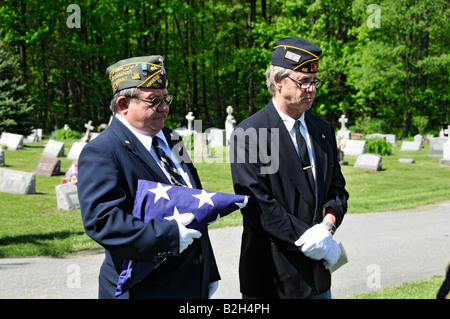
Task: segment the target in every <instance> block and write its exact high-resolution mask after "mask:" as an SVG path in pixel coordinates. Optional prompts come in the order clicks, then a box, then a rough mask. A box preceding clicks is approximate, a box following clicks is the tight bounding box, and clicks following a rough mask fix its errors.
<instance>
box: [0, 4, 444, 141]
mask: <svg viewBox="0 0 450 319" xmlns="http://www.w3.org/2000/svg"><path fill="white" fill-rule="evenodd" d="M71 2H75V3H71ZM372 2H374V1H373V0H340V1H337V0H248V1H237V0H152V1H122V0H121V1H119V0H99V1H93V0H77V1H73V0H72V1H63V0H52V1H38V0H3V1H2V5H1V7H0V16H1V17H2V19H0V37H1V38H0V39H2V40H1V41H2V42H0V44H1V47H2V48H3V49H4V50H5V51H6V52H8V53H9V54H10V55H11V56H13V57H14V58H15V59H16V60H17V62H18V66H17V68H18V74H19V75H20V80H21V81H22V83H23V84H25V85H26V90H27V92H28V96H29V99H30V101H29V103H30V105H31V106H32V107H33V109H34V110H33V115H34V126H35V127H36V128H37V127H39V128H44V130H46V131H47V132H48V131H51V130H54V129H55V127H58V128H61V127H62V126H63V125H64V124H66V123H67V124H69V126H70V127H71V128H73V129H78V130H80V131H82V130H83V127H84V126H83V124H84V123H86V122H87V121H88V120H92V121H93V123H95V124H96V125H99V124H100V123H107V122H108V121H109V118H110V116H111V114H110V111H109V108H108V105H109V101H110V99H111V96H112V90H111V87H110V83H109V81H108V78H107V76H106V74H105V70H106V68H107V67H108V66H109V65H111V64H113V63H115V62H116V61H118V60H120V59H124V58H128V57H132V56H140V55H152V54H160V55H162V56H164V58H165V60H166V69H167V72H168V76H169V90H170V94H173V95H174V96H175V98H176V100H175V102H174V103H173V104H172V105H171V114H170V116H169V121H168V122H167V123H169V125H170V126H172V128H175V127H176V126H177V125H179V124H181V125H185V123H186V120H185V116H186V114H187V112H189V111H192V112H193V114H194V116H195V117H196V119H202V120H203V127H204V128H207V127H213V126H214V127H219V128H223V126H224V121H225V118H226V115H227V114H226V111H225V110H226V107H227V106H228V105H232V106H233V108H234V111H235V112H234V116H235V118H236V120H237V122H239V121H241V120H243V119H244V118H246V117H248V116H249V115H250V114H252V113H254V112H256V111H257V110H259V109H261V108H263V107H264V106H265V105H266V103H267V102H268V99H269V98H270V95H269V93H268V92H267V89H266V87H265V70H266V68H267V66H268V65H269V63H270V55H271V49H272V46H273V43H274V42H275V41H276V40H278V39H279V38H282V37H286V36H299V37H303V38H306V39H308V40H310V41H312V42H315V43H317V44H318V45H319V46H320V47H321V48H322V49H323V54H322V57H321V63H320V78H321V79H323V80H325V85H324V86H323V87H322V88H321V89H320V91H319V92H318V94H317V97H316V101H315V104H314V107H313V109H312V112H314V113H317V114H319V115H321V116H323V117H324V118H326V119H327V120H328V121H330V122H332V123H333V124H334V125H335V127H339V123H338V122H337V120H338V118H339V116H340V115H341V114H342V113H345V114H346V115H347V117H348V118H349V119H350V122H349V123H348V125H353V124H355V121H357V120H358V119H360V118H364V119H368V120H369V121H370V120H376V121H378V122H381V125H382V127H384V128H386V131H385V132H383V133H394V134H397V135H398V136H403V137H407V136H408V135H411V134H415V133H417V131H418V129H417V128H416V127H415V125H414V123H413V121H412V119H413V118H414V117H415V116H419V117H425V118H426V119H427V120H428V121H427V126H426V127H425V130H426V131H427V132H431V133H433V134H437V132H438V131H439V129H440V128H441V126H442V125H446V124H448V123H449V122H450V121H449V113H450V111H449V94H450V93H449V89H448V79H449V73H450V72H449V70H450V56H449V53H448V52H449V41H448V34H449V33H450V22H449V21H450V14H449V13H450V10H449V2H448V1H446V0H421V1H417V0H380V1H378V2H377V4H376V5H374V4H373V3H372ZM71 4H76V5H78V6H79V9H80V11H79V14H78V16H77V12H76V11H75V10H74V9H73V8H72V7H69V5H71ZM77 19H78V20H77ZM76 22H79V26H80V27H79V28H78V27H76V26H75V27H74V25H76ZM0 105H1V104H0Z"/></svg>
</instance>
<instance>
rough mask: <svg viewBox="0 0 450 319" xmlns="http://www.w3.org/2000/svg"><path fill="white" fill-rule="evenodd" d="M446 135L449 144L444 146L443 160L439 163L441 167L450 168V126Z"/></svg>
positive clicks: (446, 143)
mask: <svg viewBox="0 0 450 319" xmlns="http://www.w3.org/2000/svg"><path fill="white" fill-rule="evenodd" d="M445 134H447V136H448V138H447V142H445V143H444V144H443V145H442V156H443V158H442V159H441V160H440V161H439V163H440V164H441V166H450V125H449V126H448V128H447V129H446V130H445Z"/></svg>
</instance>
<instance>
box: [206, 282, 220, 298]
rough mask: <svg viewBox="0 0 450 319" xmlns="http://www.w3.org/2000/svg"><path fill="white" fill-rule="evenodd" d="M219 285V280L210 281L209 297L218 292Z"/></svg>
mask: <svg viewBox="0 0 450 319" xmlns="http://www.w3.org/2000/svg"><path fill="white" fill-rule="evenodd" d="M218 286H219V281H218V280H217V281H213V282H210V283H209V285H208V299H209V298H211V297H212V295H213V294H214V293H215V292H216V290H217V287H218Z"/></svg>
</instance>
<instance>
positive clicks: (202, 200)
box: [192, 189, 216, 208]
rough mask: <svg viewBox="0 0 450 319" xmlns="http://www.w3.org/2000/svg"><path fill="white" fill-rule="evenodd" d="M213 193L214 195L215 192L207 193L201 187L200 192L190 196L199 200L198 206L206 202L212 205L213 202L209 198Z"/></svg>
mask: <svg viewBox="0 0 450 319" xmlns="http://www.w3.org/2000/svg"><path fill="white" fill-rule="evenodd" d="M214 195H216V193H208V192H207V191H205V190H204V189H202V192H201V194H198V195H192V196H194V197H196V198H198V199H199V200H200V202H199V203H198V208H200V207H202V206H203V204H205V203H208V204H209V205H211V206H214V203H213V202H212V200H211V197H213V196H214Z"/></svg>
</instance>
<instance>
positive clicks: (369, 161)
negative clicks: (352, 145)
mask: <svg viewBox="0 0 450 319" xmlns="http://www.w3.org/2000/svg"><path fill="white" fill-rule="evenodd" d="M381 166H382V156H381V155H379V154H372V153H364V154H361V155H359V156H358V157H357V158H356V162H355V165H354V167H357V168H363V169H368V170H371V171H381Z"/></svg>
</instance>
